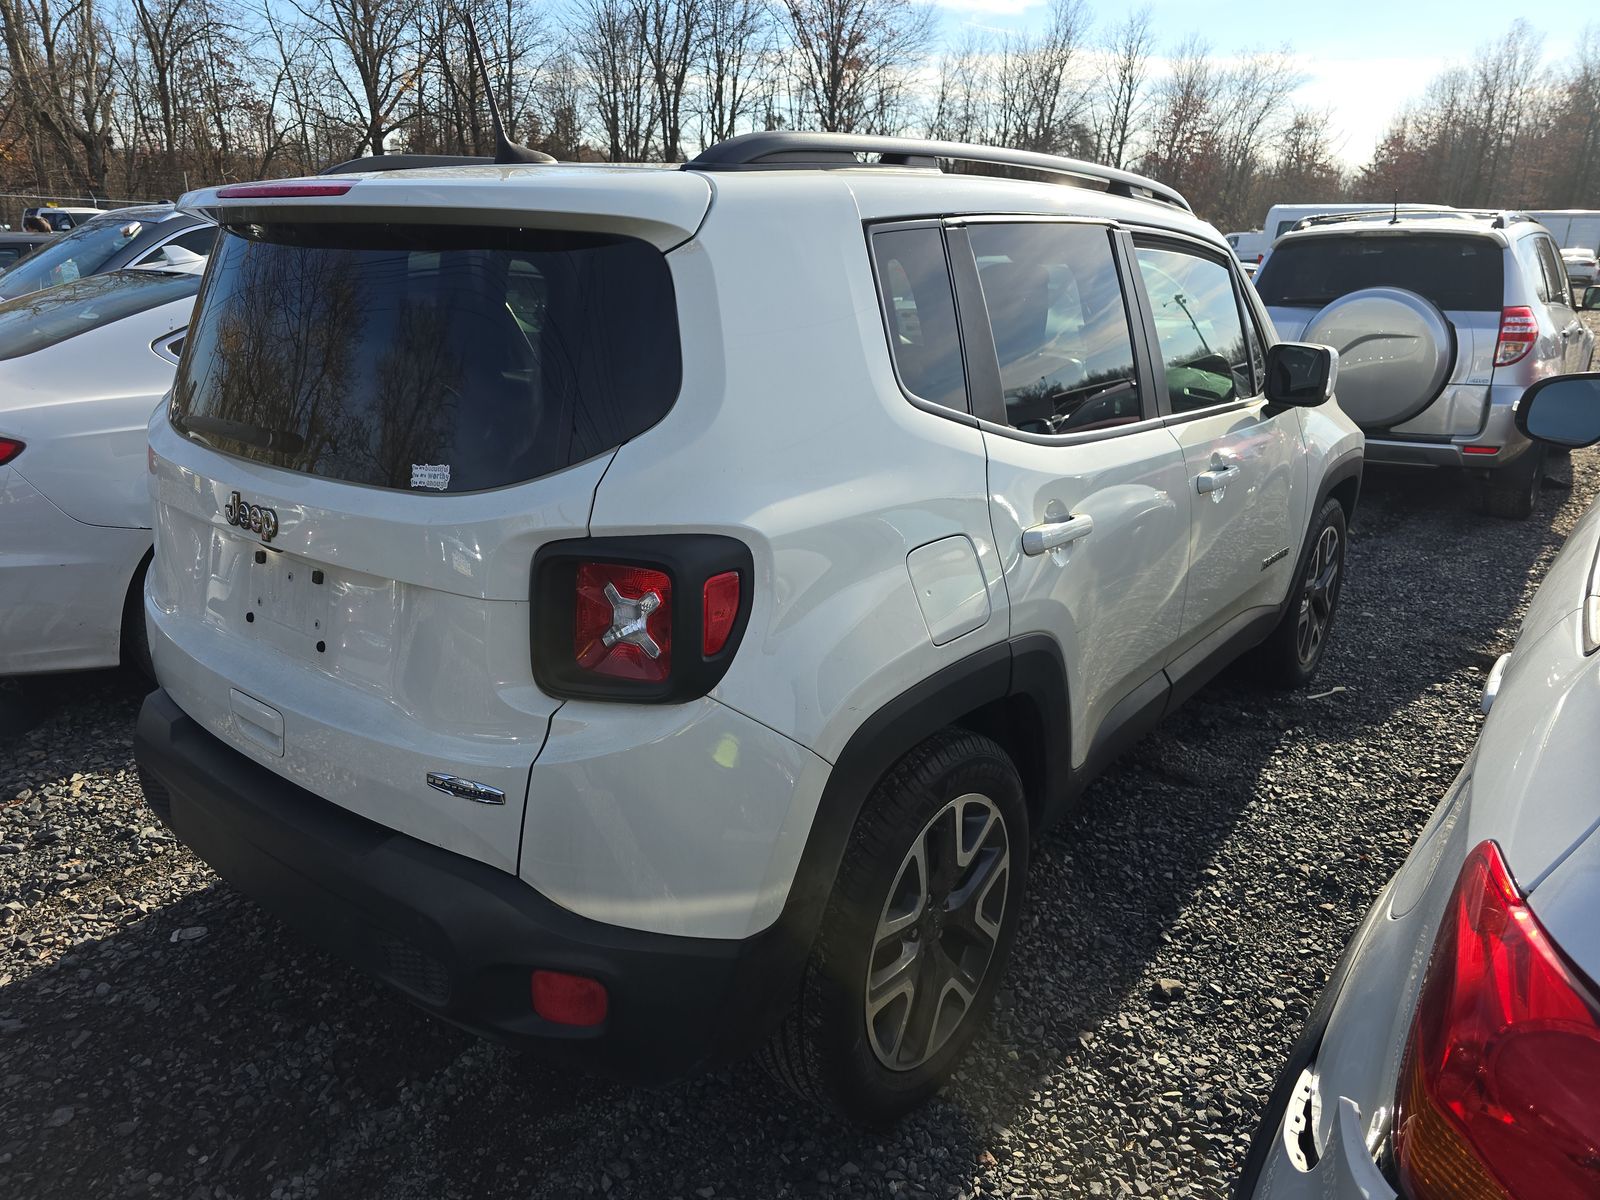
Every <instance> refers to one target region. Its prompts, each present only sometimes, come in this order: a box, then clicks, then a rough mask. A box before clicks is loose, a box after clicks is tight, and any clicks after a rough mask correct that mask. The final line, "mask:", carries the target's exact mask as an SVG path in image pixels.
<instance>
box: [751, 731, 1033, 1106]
mask: <svg viewBox="0 0 1600 1200" xmlns="http://www.w3.org/2000/svg"><path fill="white" fill-rule="evenodd" d="M972 797H979V798H981V799H982V800H984V801H987V802H988V805H989V809H988V810H980V811H977V813H976V815H977V817H979V818H981V819H982V820H983V821H985V822H987V821H988V813H989V812H990V811H992V812H993V813H994V814H997V815H998V817H999V819H1000V820H999V823H1000V826H1001V829H1000V833H1001V834H1002V835H1003V838H1004V846H1005V850H1006V852H1007V854H1008V855H1009V859H1008V860H1007V861H1005V862H1000V860H998V859H996V858H994V857H993V853H994V841H993V839H994V833H993V824H992V823H986V824H984V825H983V834H982V836H981V837H980V836H978V835H977V834H976V833H968V834H963V833H961V832H958V831H959V830H960V829H962V828H963V823H965V828H966V829H967V830H969V831H971V830H975V829H976V827H977V824H978V821H976V820H974V819H973V813H974V810H978V809H979V805H978V803H977V801H974V800H972V799H971V798H972ZM951 811H954V812H955V814H956V815H955V816H954V817H952V818H950V820H951V822H952V823H951V824H950V825H949V826H948V827H947V828H948V831H950V832H953V833H954V834H955V836H956V837H957V838H962V837H966V836H972V837H974V838H975V839H976V840H975V841H974V844H973V849H972V850H971V851H970V854H971V861H970V862H969V864H968V865H967V866H966V867H965V868H961V867H957V866H955V865H954V864H953V863H951V864H950V865H949V868H948V869H949V871H951V872H954V873H955V874H958V875H959V874H961V873H962V872H963V871H965V872H966V874H965V876H964V880H965V881H968V885H967V886H965V887H961V886H958V887H956V888H955V889H954V891H950V890H949V889H948V888H946V887H945V885H944V883H943V882H942V881H941V876H942V875H943V874H945V873H946V871H945V869H944V867H943V865H942V864H940V863H938V862H936V861H933V860H936V859H938V858H939V857H940V856H939V855H937V854H935V853H932V852H930V848H931V847H933V846H934V845H935V843H933V842H932V841H929V840H928V839H930V838H933V837H934V836H935V833H936V827H935V823H936V820H937V821H943V820H944V819H945V817H946V814H947V813H948V812H951ZM952 844H954V843H952ZM919 845H920V846H922V847H924V854H923V859H922V861H923V862H926V863H929V864H930V865H929V867H928V870H927V872H926V874H925V875H924V876H923V886H924V890H925V892H927V893H930V894H931V895H932V896H933V897H939V896H940V893H941V890H944V891H945V892H946V893H947V895H948V900H949V904H948V907H946V905H944V904H940V903H932V904H930V903H926V902H924V903H923V904H922V906H921V907H922V911H923V912H924V916H923V917H921V918H920V919H913V920H910V928H911V930H912V931H910V932H907V933H905V934H903V935H902V934H900V933H890V934H887V935H885V937H884V940H882V941H880V932H881V930H882V929H883V927H884V926H885V925H887V924H889V923H890V922H891V920H901V919H909V918H905V917H902V916H900V915H899V914H894V913H892V912H891V907H892V906H894V905H896V904H898V903H901V902H902V899H903V897H905V896H907V895H908V894H909V893H908V892H907V891H906V889H905V887H904V886H903V885H905V884H906V883H907V882H908V880H909V876H908V874H907V872H909V871H911V870H912V868H913V863H912V851H913V848H914V847H916V846H919ZM1028 850H1029V829H1028V812H1027V806H1026V804H1025V803H1024V800H1023V793H1022V781H1021V779H1020V778H1019V777H1018V775H1017V770H1016V767H1015V766H1014V765H1013V763H1012V762H1011V759H1010V758H1009V757H1008V756H1007V755H1006V752H1005V751H1004V750H1002V749H1001V748H1000V746H999V745H997V744H996V743H995V742H993V741H991V740H990V739H989V738H986V737H982V736H980V735H978V734H975V733H970V732H967V731H966V730H961V729H953V728H952V729H945V730H942V731H940V732H939V733H937V734H935V735H934V736H932V737H930V738H929V739H928V740H926V741H925V742H923V743H922V744H921V745H919V746H917V747H916V748H915V749H914V750H912V751H911V752H910V753H909V754H907V755H906V756H905V757H904V758H902V759H901V760H900V761H899V762H898V763H896V764H895V765H894V766H893V767H891V768H890V769H889V771H888V773H887V774H885V775H884V777H883V778H882V779H881V780H879V781H878V784H877V786H876V787H875V788H874V789H873V791H872V795H871V796H870V797H869V798H868V800H867V803H866V805H865V807H864V808H863V809H862V811H861V815H860V817H859V818H858V819H857V821H856V826H855V829H854V830H853V831H852V832H851V835H850V842H849V845H848V846H847V847H846V849H845V854H844V859H843V861H842V862H841V863H840V867H839V875H838V878H837V880H836V881H835V883H834V888H833V894H832V895H831V896H830V898H829V900H828V905H827V908H826V911H825V912H824V914H823V918H822V924H821V927H820V929H819V930H818V934H817V940H816V943H815V945H814V946H813V948H812V952H811V957H810V959H809V960H808V962H807V963H806V967H805V970H804V973H803V975H802V977H801V980H800V986H799V990H798V994H797V996H796V997H795V1002H794V1005H793V1007H792V1008H791V1009H790V1011H789V1013H788V1015H787V1016H786V1017H785V1018H784V1021H783V1024H782V1025H781V1026H780V1027H779V1028H778V1030H777V1031H776V1032H775V1033H774V1034H773V1036H772V1039H771V1040H770V1041H769V1042H768V1044H767V1045H766V1047H765V1048H764V1049H763V1050H762V1051H761V1052H760V1054H759V1056H758V1057H759V1058H760V1061H761V1062H762V1064H763V1065H764V1066H765V1067H766V1068H767V1070H768V1071H769V1072H770V1073H771V1074H772V1075H773V1076H775V1077H776V1078H777V1079H778V1080H779V1081H780V1082H782V1083H784V1084H785V1085H787V1086H788V1087H790V1088H792V1089H793V1090H794V1091H795V1092H797V1093H798V1094H799V1095H801V1096H802V1097H804V1098H806V1099H807V1100H811V1101H813V1102H814V1103H817V1104H819V1105H821V1106H823V1107H824V1108H829V1109H832V1110H834V1111H836V1112H838V1113H841V1114H842V1115H844V1116H846V1117H848V1118H849V1119H851V1120H853V1121H857V1122H860V1123H862V1124H865V1125H870V1126H877V1127H882V1126H885V1125H888V1124H890V1123H892V1122H894V1121H895V1120H897V1119H899V1118H900V1117H901V1116H903V1115H904V1114H905V1113H907V1112H909V1111H911V1110H912V1109H914V1108H916V1107H917V1106H919V1105H921V1104H923V1103H924V1102H926V1101H927V1100H928V1099H929V1098H930V1097H931V1096H932V1095H933V1094H934V1093H935V1092H937V1091H938V1090H939V1088H940V1087H941V1086H942V1085H943V1084H944V1082H945V1080H946V1078H947V1077H948V1076H949V1074H950V1071H951V1070H952V1069H953V1068H954V1066H955V1064H956V1062H957V1061H958V1060H959V1059H960V1058H961V1055H962V1054H963V1053H964V1052H965V1051H966V1049H967V1046H968V1045H969V1044H970V1043H971V1041H972V1038H973V1037H974V1035H975V1034H976V1033H977V1031H978V1029H979V1027H980V1025H981V1023H982V1021H983V1019H984V1016H985V1014H986V1013H987V1011H988V1008H989V1005H990V1003H991V1002H992V1001H993V999H994V993H995V990H996V988H997V987H998V986H999V982H1000V978H1001V976H1002V975H1003V974H1004V973H1005V966H1006V959H1007V956H1008V954H1009V952H1010V948H1011V942H1012V939H1013V937H1014V936H1015V934H1016V930H1017V926H1018V922H1019V918H1020V913H1021V907H1022V897H1023V886H1024V881H1025V879H1026V877H1027V870H1028ZM984 856H989V857H987V858H986V857H984ZM958 857H959V856H958ZM997 864H998V865H997ZM1002 870H1003V871H1004V876H1005V877H1004V879H1003V880H1002V879H1001V878H1000V872H1001V871H1002ZM978 872H987V873H986V874H983V875H982V878H981V879H979V878H978V877H977V873H978ZM958 882H961V881H958ZM997 891H999V892H1001V894H1002V895H1003V907H1002V908H1001V910H1000V912H999V914H998V916H996V915H995V913H994V911H993V900H994V898H995V893H996V892H997ZM963 892H967V893H970V894H971V896H972V898H971V899H969V900H968V901H967V902H966V903H970V904H972V905H973V906H974V907H973V908H971V909H970V913H971V914H972V915H976V914H977V913H978V912H979V910H980V909H985V908H987V909H988V911H987V912H986V913H985V914H984V920H985V921H986V922H987V923H988V924H989V925H993V926H995V927H996V928H997V933H996V936H994V937H993V938H992V939H991V940H992V947H991V949H990V950H989V953H988V956H987V959H986V960H985V961H984V963H983V965H982V967H981V969H977V968H974V970H976V972H977V973H976V975H975V976H974V975H972V974H970V973H969V974H965V975H961V974H957V975H953V976H952V978H954V979H960V980H966V981H968V982H970V981H971V980H972V979H973V978H974V977H975V978H976V986H975V987H972V988H971V989H970V991H971V995H972V997H973V999H972V1001H971V1003H966V1004H963V1005H962V1007H961V1010H960V1012H959V1013H957V1014H952V1012H951V1010H950V1008H949V1007H948V1001H949V1000H950V999H955V1000H956V1002H957V1003H958V1004H960V1003H961V1001H960V998H959V997H958V996H952V995H951V993H949V992H948V990H947V983H946V982H945V981H941V980H939V979H937V978H936V977H934V976H932V975H930V974H928V973H927V972H925V971H924V970H923V968H924V967H927V968H929V970H930V971H938V970H940V969H942V966H943V964H944V963H949V962H953V961H954V959H955V958H956V957H960V958H962V959H963V960H964V961H966V962H967V963H969V965H970V963H971V962H972V961H973V955H974V954H975V948H977V947H978V943H977V942H976V941H974V940H970V939H973V938H974V935H975V934H982V931H981V930H977V929H976V927H975V926H971V925H970V924H968V922H967V921H965V920H958V918H957V916H956V913H957V912H958V901H959V898H960V894H961V893H963ZM912 907H913V908H914V906H912ZM959 911H968V910H967V909H966V907H965V904H962V905H960V908H959ZM935 912H941V913H943V912H948V913H949V914H950V915H949V916H948V918H946V917H945V916H943V915H940V916H938V917H937V918H936V917H934V916H933V915H932V914H934V913H935ZM946 920H948V922H949V923H948V926H946V924H945V921H946ZM930 922H932V923H931V924H930ZM921 927H926V929H927V931H926V932H918V931H919V930H920V929H921ZM982 936H984V937H987V936H988V935H987V934H982ZM892 939H899V942H900V944H899V947H898V949H899V951H900V952H901V955H902V956H903V955H904V954H906V953H909V954H910V955H911V959H910V962H911V964H912V965H911V966H910V967H908V968H907V969H906V970H905V971H904V972H903V973H901V974H899V975H895V976H894V978H896V979H898V980H902V981H904V982H908V983H910V984H915V985H916V986H918V987H920V986H921V985H922V983H923V982H924V981H925V980H926V979H929V978H934V979H935V986H933V987H929V988H925V989H923V990H922V991H915V990H914V991H913V992H912V993H911V994H908V995H905V996H902V997H897V998H895V999H894V1000H891V1001H889V1002H886V1003H884V1004H883V1005H882V1007H881V1008H880V1009H879V1010H878V1014H879V1015H878V1017H877V1020H876V1022H874V1023H873V1024H872V1027H871V1028H869V1020H868V1009H867V1004H868V971H869V969H871V968H872V966H873V965H874V964H878V967H877V969H878V973H879V975H880V976H889V975H891V972H890V971H888V970H887V969H886V967H885V966H884V965H882V964H884V963H885V962H886V961H887V962H891V963H893V962H902V961H906V960H905V959H904V958H903V957H892V958H890V959H888V960H885V959H884V958H882V957H881V954H882V950H881V947H883V946H887V945H888V943H889V941H890V940H892ZM914 943H915V944H914ZM952 947H954V948H955V954H954V955H952V953H951V948H952ZM875 954H876V955H880V957H876V958H875V957H874V956H875ZM936 960H937V961H936ZM884 990H885V991H886V992H892V991H894V989H892V988H886V989H884ZM928 995H933V996H935V997H936V998H937V1000H938V1004H936V1005H935V1006H934V1011H933V1017H934V1019H933V1020H932V1022H931V1023H928V1022H925V1021H923V1020H921V1019H919V1020H918V1021H916V1022H915V1023H913V1020H912V1018H913V1017H918V1015H919V1012H920V1013H921V1016H923V1017H926V1016H927V1015H928V1010H927V1009H926V1008H924V1009H922V1010H918V1009H917V1008H916V1007H915V1005H914V1001H915V1000H916V999H917V998H918V997H919V996H928ZM902 1000H903V1001H904V1018H903V1019H902V1020H900V1021H899V1027H900V1031H899V1034H898V1036H894V1037H892V1041H893V1045H892V1047H891V1048H886V1047H884V1042H885V1040H886V1038H888V1037H889V1036H890V1035H892V1033H893V1027H894V1025H895V1024H896V1014H897V1012H898V1011H899V1010H898V1009H897V1007H896V1006H897V1005H899V1004H900V1003H901V1001H902ZM924 1026H926V1028H927V1031H928V1036H927V1037H926V1039H923V1038H921V1037H920V1036H917V1031H919V1030H920V1029H922V1028H923V1027H924ZM941 1028H944V1029H946V1030H947V1031H948V1032H946V1033H945V1034H944V1035H943V1036H942V1037H940V1036H939V1031H940V1029H941ZM908 1039H909V1040H910V1044H909V1045H907V1044H906V1043H907V1041H908ZM919 1045H920V1049H921V1050H923V1051H926V1052H927V1057H926V1058H925V1059H924V1060H922V1061H919V1062H914V1061H912V1060H913V1059H914V1058H915V1052H916V1051H917V1050H918V1049H919ZM886 1049H891V1050H892V1051H893V1052H894V1053H895V1054H900V1055H903V1056H904V1060H905V1061H904V1062H903V1063H902V1064H900V1065H890V1064H886V1062H885V1060H884V1057H883V1055H884V1054H885V1052H886Z"/></svg>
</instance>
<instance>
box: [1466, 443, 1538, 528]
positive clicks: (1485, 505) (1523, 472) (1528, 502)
mask: <svg viewBox="0 0 1600 1200" xmlns="http://www.w3.org/2000/svg"><path fill="white" fill-rule="evenodd" d="M1544 452H1545V451H1544V447H1543V446H1534V447H1532V448H1531V449H1529V450H1527V451H1525V452H1524V453H1523V455H1522V457H1521V458H1519V459H1517V460H1516V461H1515V462H1514V463H1512V464H1511V465H1510V466H1509V467H1501V468H1499V469H1498V470H1494V471H1490V472H1489V475H1488V478H1487V479H1485V480H1484V481H1483V482H1482V483H1480V484H1479V485H1478V504H1479V506H1480V507H1481V508H1482V509H1483V511H1484V513H1485V514H1486V515H1488V516H1491V517H1501V518H1503V519H1505V520H1507V521H1526V520H1527V519H1528V518H1529V517H1531V516H1533V510H1534V509H1535V508H1537V507H1538V505H1539V492H1540V489H1542V488H1543V487H1544Z"/></svg>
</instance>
